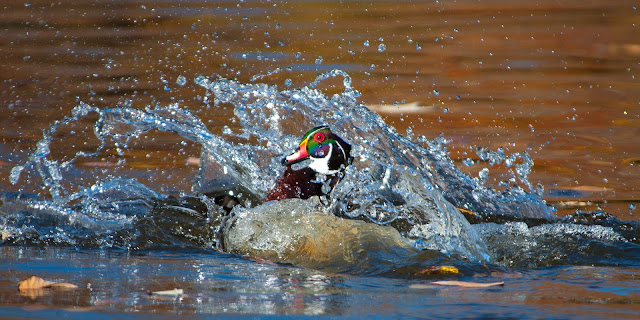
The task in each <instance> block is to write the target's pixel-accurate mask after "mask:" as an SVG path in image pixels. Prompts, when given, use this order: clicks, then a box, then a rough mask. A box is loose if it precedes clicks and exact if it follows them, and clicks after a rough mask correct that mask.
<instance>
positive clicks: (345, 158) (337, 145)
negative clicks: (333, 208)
mask: <svg viewBox="0 0 640 320" xmlns="http://www.w3.org/2000/svg"><path fill="white" fill-rule="evenodd" d="M305 160H310V163H309V165H308V166H307V167H304V168H302V169H299V170H294V169H293V168H292V167H291V165H293V164H296V163H299V162H302V161H305ZM352 161H353V157H351V145H350V144H348V143H347V142H345V141H344V140H342V138H340V136H338V135H336V134H335V133H333V132H331V129H330V128H329V127H327V126H319V127H315V128H313V129H311V130H309V132H307V133H306V134H305V135H304V136H303V137H302V141H301V142H300V145H299V146H298V149H297V150H296V151H295V152H293V153H292V154H290V155H288V156H286V157H285V158H284V159H282V165H284V166H286V168H285V170H284V173H283V174H282V176H280V177H279V178H278V179H277V180H276V185H275V186H274V187H273V189H271V191H269V192H268V193H267V196H266V198H265V200H264V201H265V202H266V201H271V200H282V199H290V198H301V199H308V198H310V197H312V196H326V197H328V196H329V193H330V192H331V190H333V188H334V187H335V185H336V184H337V183H338V181H340V180H341V179H342V178H343V177H344V170H345V169H346V167H347V166H348V165H349V164H351V162H352Z"/></svg>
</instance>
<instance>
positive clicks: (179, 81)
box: [176, 75, 187, 87]
mask: <svg viewBox="0 0 640 320" xmlns="http://www.w3.org/2000/svg"><path fill="white" fill-rule="evenodd" d="M176 84H177V85H179V86H181V87H182V86H184V85H185V84H187V78H185V76H183V75H179V76H178V79H176Z"/></svg>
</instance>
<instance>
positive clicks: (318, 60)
mask: <svg viewBox="0 0 640 320" xmlns="http://www.w3.org/2000/svg"><path fill="white" fill-rule="evenodd" d="M321 63H322V56H319V57H318V59H316V64H321Z"/></svg>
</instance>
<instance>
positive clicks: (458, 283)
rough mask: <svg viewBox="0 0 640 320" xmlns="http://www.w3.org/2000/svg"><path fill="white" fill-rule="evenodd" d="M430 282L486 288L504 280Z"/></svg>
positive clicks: (498, 284) (502, 282) (502, 284)
mask: <svg viewBox="0 0 640 320" xmlns="http://www.w3.org/2000/svg"><path fill="white" fill-rule="evenodd" d="M431 283H432V284H437V285H440V286H457V287H465V288H486V287H495V286H504V281H500V282H467V281H432V282H431Z"/></svg>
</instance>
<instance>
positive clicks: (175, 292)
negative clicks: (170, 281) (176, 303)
mask: <svg viewBox="0 0 640 320" xmlns="http://www.w3.org/2000/svg"><path fill="white" fill-rule="evenodd" d="M151 294H154V295H157V296H179V295H183V294H184V290H182V289H177V288H174V289H173V290H163V291H154V292H152V293H151Z"/></svg>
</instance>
